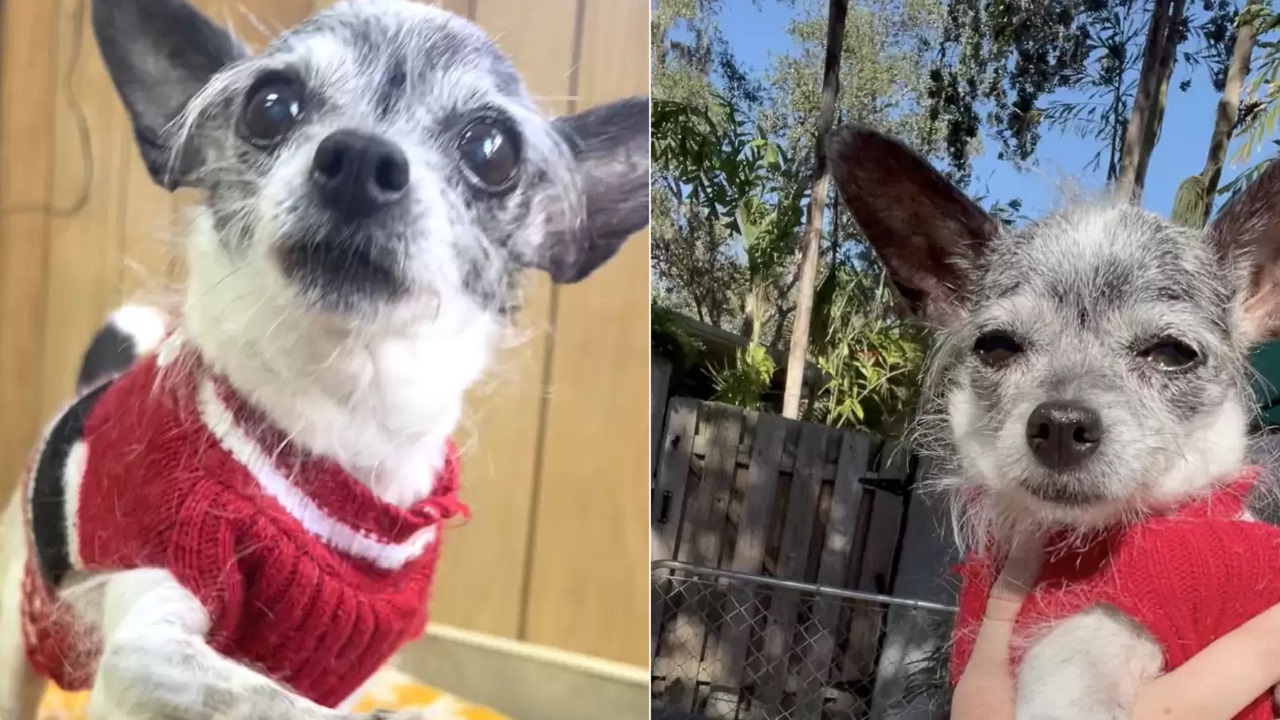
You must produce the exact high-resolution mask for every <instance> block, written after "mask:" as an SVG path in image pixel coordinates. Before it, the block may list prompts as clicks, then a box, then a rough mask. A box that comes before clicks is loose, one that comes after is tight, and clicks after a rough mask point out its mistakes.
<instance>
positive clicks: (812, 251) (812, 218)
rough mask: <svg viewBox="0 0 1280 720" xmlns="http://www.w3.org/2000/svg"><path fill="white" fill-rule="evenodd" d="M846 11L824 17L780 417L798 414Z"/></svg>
mask: <svg viewBox="0 0 1280 720" xmlns="http://www.w3.org/2000/svg"><path fill="white" fill-rule="evenodd" d="M848 16H849V0H831V3H830V6H829V13H828V19H827V57H826V62H825V63H823V68H822V109H821V112H820V113H819V114H818V123H817V127H816V132H815V135H814V143H813V147H814V160H813V175H812V178H813V183H812V186H811V188H810V191H809V209H808V215H807V217H806V218H805V229H804V238H803V240H802V245H801V250H800V276H799V281H798V283H797V288H796V293H797V294H796V310H795V315H794V318H793V320H792V325H791V351H790V353H788V356H787V384H786V389H785V391H784V394H783V398H782V416H783V417H788V418H796V417H799V415H800V395H801V392H802V391H803V389H804V387H803V386H804V370H805V366H806V363H807V358H808V352H809V320H810V317H811V316H812V314H813V292H814V289H815V287H816V286H817V280H818V252H819V243H820V242H821V239H822V221H823V210H824V209H825V208H826V201H827V185H828V183H829V181H830V174H829V172H828V169H827V156H826V136H827V135H828V134H829V133H830V132H831V126H832V124H833V123H834V122H835V117H836V96H837V95H839V94H840V50H841V49H842V48H843V47H844V25H845V19H846V18H847V17H848Z"/></svg>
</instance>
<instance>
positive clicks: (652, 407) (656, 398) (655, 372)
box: [649, 355, 674, 471]
mask: <svg viewBox="0 0 1280 720" xmlns="http://www.w3.org/2000/svg"><path fill="white" fill-rule="evenodd" d="M673 369H674V366H673V365H672V364H671V361H670V360H668V359H666V358H664V357H658V356H657V355H652V356H650V358H649V442H651V443H652V444H653V452H652V453H650V455H649V467H650V468H652V469H653V470H655V471H656V470H657V468H658V453H659V449H660V448H661V447H662V445H661V443H660V441H661V439H662V422H663V421H664V420H665V419H666V417H667V397H668V393H669V391H670V388H671V372H672V370H673Z"/></svg>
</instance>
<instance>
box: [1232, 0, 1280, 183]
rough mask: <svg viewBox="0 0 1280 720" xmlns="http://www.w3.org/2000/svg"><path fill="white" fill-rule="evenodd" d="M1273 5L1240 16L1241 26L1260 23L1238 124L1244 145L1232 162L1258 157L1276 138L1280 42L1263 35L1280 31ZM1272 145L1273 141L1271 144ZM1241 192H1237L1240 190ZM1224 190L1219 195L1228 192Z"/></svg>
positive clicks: (1279, 107) (1279, 17) (1279, 112)
mask: <svg viewBox="0 0 1280 720" xmlns="http://www.w3.org/2000/svg"><path fill="white" fill-rule="evenodd" d="M1269 5H1270V3H1263V4H1261V5H1254V6H1251V7H1250V8H1249V10H1250V13H1249V14H1248V15H1246V14H1245V13H1241V17H1240V18H1239V20H1238V23H1244V22H1249V21H1253V22H1256V23H1257V27H1258V38H1257V40H1256V41H1254V58H1253V62H1252V73H1251V75H1252V77H1251V78H1250V79H1249V82H1248V84H1247V85H1246V86H1245V93H1244V94H1245V97H1244V98H1243V99H1242V100H1241V101H1240V116H1239V118H1238V119H1237V120H1236V133H1237V137H1239V138H1241V139H1242V140H1243V142H1241V143H1240V145H1239V147H1237V148H1236V152H1235V154H1234V155H1232V157H1231V160H1232V162H1234V163H1243V162H1245V161H1246V160H1248V159H1249V157H1251V156H1252V155H1254V154H1255V153H1257V152H1258V151H1259V150H1261V149H1262V147H1263V146H1264V145H1266V144H1268V142H1269V141H1270V138H1272V137H1273V136H1274V135H1275V131H1276V121H1277V119H1278V118H1280V103H1277V100H1280V96H1278V95H1277V93H1276V88H1277V87H1280V40H1268V39H1266V38H1265V37H1264V35H1265V34H1266V33H1268V32H1274V31H1275V30H1278V29H1280V13H1276V12H1275V11H1274V10H1272V9H1271V8H1270V7H1269ZM1272 142H1273V141H1272ZM1237 189H1238V188H1237ZM1226 191H1227V189H1226V188H1225V187H1224V188H1223V189H1222V191H1220V192H1226Z"/></svg>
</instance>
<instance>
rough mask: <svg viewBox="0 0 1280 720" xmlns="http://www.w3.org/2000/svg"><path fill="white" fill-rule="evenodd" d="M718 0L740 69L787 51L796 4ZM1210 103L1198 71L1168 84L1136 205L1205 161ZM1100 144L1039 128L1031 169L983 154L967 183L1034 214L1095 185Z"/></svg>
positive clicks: (1151, 206) (1163, 208) (758, 66)
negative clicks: (1063, 189) (1069, 192)
mask: <svg viewBox="0 0 1280 720" xmlns="http://www.w3.org/2000/svg"><path fill="white" fill-rule="evenodd" d="M725 5H726V9H725V10H724V11H723V13H722V15H721V18H720V29H721V31H722V32H723V33H724V36H725V37H726V38H727V39H728V41H729V43H730V45H731V46H732V48H733V51H734V54H735V55H736V56H737V58H738V59H739V61H740V62H741V64H742V65H743V69H744V70H748V71H749V72H751V74H752V75H758V74H760V73H763V72H765V71H767V70H768V68H769V64H770V59H771V57H773V56H776V55H781V54H786V53H788V52H789V51H790V49H791V40H790V38H789V37H788V36H787V25H788V23H789V21H790V20H791V17H792V15H793V14H794V12H795V10H793V9H792V8H790V7H788V6H787V5H786V4H785V3H781V2H779V1H778V0H764V1H763V2H762V3H760V5H761V6H762V7H756V3H752V2H747V0H734V2H731V3H726V4H725ZM819 72H820V68H814V82H815V83H816V82H818V81H819V78H818V73H819ZM1188 72H1189V71H1188V70H1187V69H1186V68H1185V66H1183V65H1182V64H1181V63H1180V64H1179V65H1178V66H1175V69H1174V78H1173V85H1175V86H1176V84H1177V82H1178V81H1179V80H1181V79H1182V78H1184V77H1186V76H1187V74H1188ZM1216 102H1217V93H1216V92H1214V90H1213V87H1212V86H1211V85H1210V83H1209V80H1208V78H1207V77H1206V76H1205V74H1204V72H1203V71H1201V72H1200V73H1198V74H1197V75H1196V77H1195V82H1194V83H1193V84H1192V87H1191V89H1189V90H1188V91H1187V92H1182V91H1181V90H1179V89H1178V88H1177V87H1171V88H1170V92H1169V105H1168V108H1167V109H1166V111H1165V118H1164V128H1163V130H1162V131H1161V136H1160V142H1159V144H1158V145H1156V149H1155V152H1154V154H1153V155H1152V158H1151V165H1150V168H1149V170H1148V173H1147V183H1146V190H1145V192H1144V195H1143V202H1142V204H1143V206H1144V207H1145V208H1147V209H1148V210H1151V211H1153V212H1158V213H1160V214H1162V215H1167V214H1168V212H1169V209H1170V207H1171V206H1172V204H1173V194H1174V192H1175V190H1176V189H1177V186H1178V183H1180V182H1182V180H1183V179H1184V178H1186V177H1187V176H1189V175H1192V174H1195V173H1199V172H1200V170H1201V168H1202V167H1203V166H1204V159H1205V152H1206V150H1207V148H1208V143H1209V133H1210V132H1211V131H1212V128H1213V113H1214V109H1215V104H1216ZM994 145H995V143H994V142H988V143H986V146H988V147H994ZM1099 147H1100V145H1099V143H1098V142H1097V141H1096V140H1092V139H1080V138H1078V137H1075V136H1074V135H1070V134H1063V133H1061V132H1058V131H1055V130H1050V129H1045V130H1044V132H1043V134H1042V137H1041V140H1040V145H1039V148H1038V150H1037V153H1036V157H1035V161H1036V164H1035V166H1034V167H1033V168H1032V169H1031V170H1030V171H1028V172H1019V171H1018V170H1017V169H1015V168H1014V167H1013V166H1012V165H1011V164H1009V163H1006V162H1002V161H999V160H997V159H995V157H994V155H993V154H987V155H984V156H983V157H979V158H977V159H975V161H974V185H973V186H972V187H971V188H970V189H971V190H974V191H977V192H982V194H984V195H987V196H988V197H989V198H990V199H992V200H1002V201H1007V200H1010V199H1013V198H1015V197H1017V198H1021V199H1022V201H1023V213H1024V214H1026V215H1028V216H1031V217H1037V216H1039V215H1040V214H1042V213H1043V212H1045V211H1047V210H1049V209H1051V208H1052V207H1053V206H1054V204H1055V201H1056V200H1057V198H1058V191H1057V189H1056V188H1057V187H1058V185H1059V183H1060V182H1061V181H1063V180H1069V181H1071V182H1073V183H1076V184H1078V185H1079V186H1082V187H1084V188H1086V189H1100V188H1101V187H1102V184H1103V179H1104V178H1105V173H1106V168H1105V167H1103V168H1099V169H1097V170H1086V166H1087V165H1088V163H1089V160H1090V159H1091V158H1092V157H1093V156H1094V154H1095V153H1096V152H1097V151H1098V149H1099ZM1234 150H1235V146H1234V145H1233V146H1232V151H1234ZM1228 157H1229V156H1228ZM1240 170H1241V168H1236V167H1232V166H1231V165H1230V164H1228V167H1227V169H1226V171H1225V172H1224V173H1223V183H1224V184H1225V183H1226V182H1227V181H1229V180H1230V179H1231V178H1232V177H1234V176H1235V175H1236V174H1238V172H1239V171H1240Z"/></svg>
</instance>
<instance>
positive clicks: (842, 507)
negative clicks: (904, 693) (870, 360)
mask: <svg viewBox="0 0 1280 720" xmlns="http://www.w3.org/2000/svg"><path fill="white" fill-rule="evenodd" d="M840 435H841V440H840V459H839V466H838V469H837V470H836V480H835V486H834V488H833V491H832V497H831V512H830V515H829V516H828V519H827V537H826V544H825V545H824V547H823V549H822V559H821V560H820V562H819V566H818V584H819V585H824V586H827V587H837V588H838V587H844V586H845V583H846V582H847V581H848V572H849V561H850V555H851V553H852V551H853V546H854V540H855V536H854V533H855V531H856V529H857V526H858V510H859V504H860V501H861V500H862V496H863V494H864V493H863V487H862V483H861V482H860V478H861V476H862V475H863V473H865V472H866V471H867V466H868V463H869V461H870V459H871V438H870V437H867V436H866V435H863V434H861V433H854V432H848V431H845V432H842V433H840ZM846 606H847V603H845V602H843V601H841V600H839V599H836V598H831V597H827V596H820V597H818V598H816V599H815V600H814V604H813V614H812V619H811V620H810V626H811V627H812V628H813V632H812V637H813V641H812V644H811V645H809V646H808V648H806V652H805V658H806V659H805V666H806V667H808V668H810V669H811V670H812V671H813V672H812V673H809V674H806V675H804V676H803V677H801V678H800V680H801V682H802V683H803V684H804V686H803V687H802V689H801V691H800V693H799V695H798V703H797V707H796V713H795V717H796V718H797V720H809V719H814V720H816V718H818V717H820V716H821V714H822V694H821V691H822V685H823V684H824V683H825V682H826V679H827V677H828V675H829V674H830V672H831V661H832V659H833V658H834V657H835V650H836V644H837V637H836V633H837V628H838V627H839V624H840V616H841V614H842V612H843V610H844V609H845V607H846Z"/></svg>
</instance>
